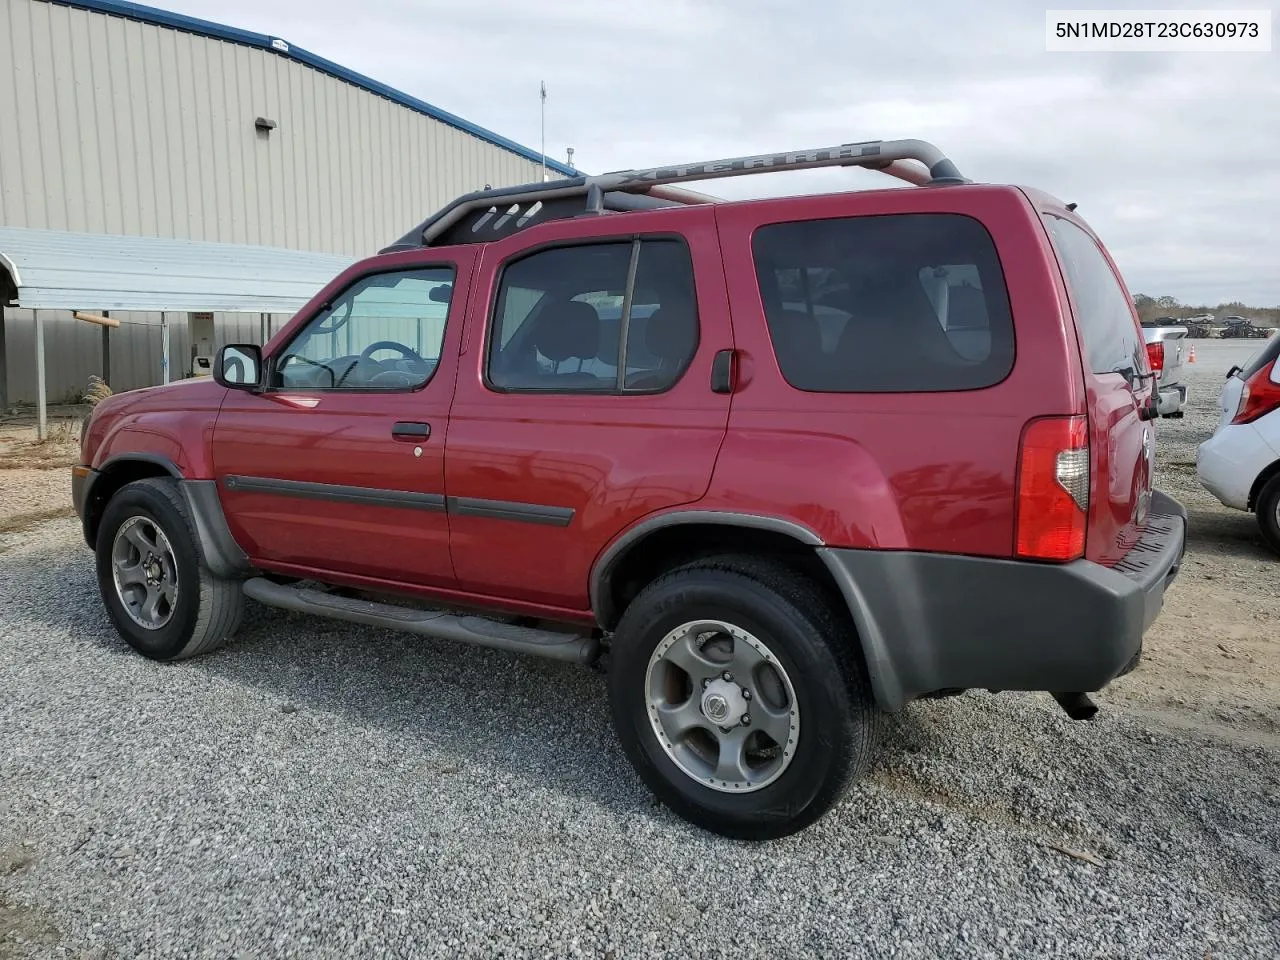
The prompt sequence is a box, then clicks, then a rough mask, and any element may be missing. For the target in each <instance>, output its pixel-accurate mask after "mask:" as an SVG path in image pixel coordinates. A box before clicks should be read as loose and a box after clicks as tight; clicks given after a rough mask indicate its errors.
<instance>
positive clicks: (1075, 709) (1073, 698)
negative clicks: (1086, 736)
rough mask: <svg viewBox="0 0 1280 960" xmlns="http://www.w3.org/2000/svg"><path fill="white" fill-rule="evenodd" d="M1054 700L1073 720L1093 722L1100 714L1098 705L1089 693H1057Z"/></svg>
mask: <svg viewBox="0 0 1280 960" xmlns="http://www.w3.org/2000/svg"><path fill="white" fill-rule="evenodd" d="M1053 699H1055V700H1057V701H1058V706H1060V707H1061V708H1062V709H1063V710H1065V711H1066V713H1067V716H1068V717H1070V718H1071V719H1072V720H1092V719H1093V718H1094V716H1095V715H1096V714H1097V712H1098V705H1097V704H1096V703H1094V702H1093V701H1092V700H1090V699H1089V695H1088V694H1087V693H1055V694H1054V695H1053Z"/></svg>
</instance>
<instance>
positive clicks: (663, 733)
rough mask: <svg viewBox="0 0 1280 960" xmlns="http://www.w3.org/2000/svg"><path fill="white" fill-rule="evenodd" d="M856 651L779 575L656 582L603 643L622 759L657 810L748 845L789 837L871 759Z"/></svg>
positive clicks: (808, 592) (815, 601) (676, 576)
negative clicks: (607, 647)
mask: <svg viewBox="0 0 1280 960" xmlns="http://www.w3.org/2000/svg"><path fill="white" fill-rule="evenodd" d="M856 642H857V641H856V637H854V636H853V634H852V629H851V628H850V627H848V626H846V625H845V624H844V623H843V621H842V620H841V619H840V618H839V617H838V616H837V614H836V612H835V611H834V610H833V609H832V607H831V605H830V604H829V602H828V600H827V598H826V597H825V596H824V595H823V593H822V592H821V591H820V590H818V589H817V588H816V587H815V586H814V585H813V584H811V583H810V582H808V581H807V580H805V579H804V578H803V577H800V576H798V575H796V574H794V573H792V572H790V571H789V570H787V569H786V568H783V567H779V566H776V565H773V564H768V563H762V562H760V561H756V560H754V559H752V558H747V557H726V558H718V559H713V560H706V561H699V562H697V563H694V564H690V565H688V566H686V567H682V568H680V569H678V570H675V571H673V572H671V573H668V574H666V575H665V576H663V577H661V578H659V579H658V580H656V581H654V582H653V583H651V584H650V585H649V586H648V587H646V588H645V589H644V590H643V591H641V593H640V595H639V596H637V597H636V599H635V600H634V601H633V602H632V603H631V604H630V605H629V606H628V607H627V610H626V612H625V614H624V615H623V618H622V621H621V623H619V625H618V629H617V631H616V633H615V635H614V639H613V646H612V651H611V657H610V677H609V688H610V702H611V706H612V711H613V719H614V725H615V727H616V729H617V731H618V734H619V738H620V739H621V741H622V744H623V748H624V749H625V750H626V752H627V755H628V757H629V758H630V759H631V762H632V763H633V764H634V766H635V768H636V770H637V771H638V772H639V774H640V776H641V777H642V778H643V779H644V781H645V783H646V784H647V785H648V786H649V788H650V789H651V790H653V792H654V793H655V794H657V796H658V797H659V799H661V800H662V801H663V802H664V803H666V804H667V806H669V807H671V808H672V809H673V810H674V811H675V812H677V813H678V814H680V815H681V816H683V817H684V818H686V819H688V820H690V821H691V822H693V823H695V824H697V825H699V826H701V827H704V828H706V829H708V830H711V831H713V832H716V833H720V834H724V835H726V836H732V837H739V838H743V839H753V840H764V839H770V838H774V837H780V836H785V835H787V834H790V833H794V832H796V831H798V830H801V829H803V828H804V827H806V826H808V825H809V824H811V823H813V822H814V821H815V820H817V819H818V818H819V817H820V816H821V815H822V814H823V813H825V812H826V811H827V810H828V809H830V808H831V806H833V805H834V804H835V803H836V802H837V801H838V800H839V799H840V797H841V796H842V795H843V794H844V792H845V790H846V789H847V787H848V785H849V783H850V782H851V781H852V780H853V779H854V778H855V777H856V776H857V775H858V774H860V773H861V772H862V770H863V769H865V767H866V765H867V763H868V762H869V760H870V758H871V754H872V750H873V735H874V727H875V709H874V706H873V704H872V698H871V696H870V691H869V689H868V685H867V682H866V678H865V676H864V672H863V670H862V666H861V661H860V659H859V658H858V657H857V656H856V654H855V650H854V647H853V644H855V643H856Z"/></svg>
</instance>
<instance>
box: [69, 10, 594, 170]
mask: <svg viewBox="0 0 1280 960" xmlns="http://www.w3.org/2000/svg"><path fill="white" fill-rule="evenodd" d="M48 2H50V3H56V4H58V5H60V6H64V7H79V8H80V9H82V10H92V11H93V12H95V13H107V14H112V15H114V16H117V17H127V18H128V19H130V20H140V21H142V22H143V23H153V24H156V25H158V26H162V27H172V28H173V29H175V30H182V31H184V32H186V33H195V34H199V35H201V36H204V37H212V38H214V39H215V40H226V41H228V42H230V43H239V44H243V45H245V46H249V47H258V48H260V49H263V50H270V51H271V52H272V53H275V54H278V55H280V56H282V57H288V58H289V59H291V60H297V61H298V62H299V63H303V64H306V65H307V66H308V67H312V68H313V69H316V70H319V71H320V72H322V73H327V74H329V75H330V76H332V77H337V78H338V79H339V80H345V81H346V82H347V83H350V84H352V85H354V86H357V87H360V88H361V89H363V90H367V91H369V92H370V93H374V94H377V95H378V96H380V97H385V98H386V99H388V100H391V101H392V102H394V103H398V104H400V105H401V106H402V107H408V108H409V109H410V110H414V111H416V112H418V113H422V114H426V115H427V116H428V117H432V118H434V119H436V120H439V121H440V122H441V123H447V124H448V125H449V126H451V127H455V128H456V129H458V130H461V131H463V132H464V133H469V134H471V135H472V136H473V137H478V138H479V139H481V140H484V141H486V142H488V143H492V144H493V145H494V146H497V147H502V148H503V149H504V150H510V151H511V152H512V153H515V154H518V155H519V156H521V157H524V158H525V159H526V160H531V161H533V162H534V163H540V162H541V161H542V159H543V158H542V154H540V153H538V151H537V150H531V149H529V148H528V147H526V146H522V145H521V144H518V143H516V142H515V141H514V140H508V139H507V138H506V137H504V136H501V135H500V134H497V133H494V132H493V131H492V130H486V129H485V128H484V127H478V126H476V125H475V124H474V123H470V122H468V121H466V120H463V119H462V118H461V117H459V116H457V115H456V114H453V113H450V112H449V111H448V110H441V109H440V108H439V107H437V106H435V105H434V104H430V103H427V102H426V101H425V100H419V99H418V98H417V97H412V96H410V95H409V94H407V93H402V92H401V91H399V90H397V89H395V88H394V87H389V86H387V85H386V84H385V83H379V82H378V81H377V80H373V79H371V78H369V77H366V76H364V75H363V74H359V73H356V72H355V71H354V70H348V69H347V68H346V67H343V66H339V65H338V64H336V63H334V62H333V61H332V60H326V59H325V58H324V57H319V56H316V55H315V54H314V53H309V52H307V51H306V50H303V49H302V48H301V47H295V46H294V45H293V44H291V43H289V41H287V40H284V39H282V38H280V37H270V36H267V35H266V34H264V33H254V32H252V31H250V30H239V29H237V28H235V27H227V26H224V25H222V24H220V23H213V22H212V21H210V20H201V19H199V18H197V17H188V16H184V15H183V14H180V13H170V12H169V11H168V10H158V9H156V8H155V7H146V6H143V5H142V4H140V3H129V2H128V0H48ZM277 44H280V45H283V49H282V48H281V46H278V45H277ZM546 162H547V169H548V170H554V171H555V172H556V173H559V174H563V175H565V176H569V177H573V176H578V175H579V174H580V172H581V171H578V170H575V169H573V168H572V167H570V166H568V165H566V164H563V163H561V162H559V161H558V160H552V159H551V158H550V157H547V158H546Z"/></svg>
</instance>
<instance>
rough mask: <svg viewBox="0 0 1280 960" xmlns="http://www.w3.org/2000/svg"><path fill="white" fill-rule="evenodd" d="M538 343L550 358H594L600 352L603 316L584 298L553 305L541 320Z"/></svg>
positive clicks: (559, 360)
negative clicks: (584, 300) (584, 301)
mask: <svg viewBox="0 0 1280 960" xmlns="http://www.w3.org/2000/svg"><path fill="white" fill-rule="evenodd" d="M536 334H537V335H536V336H535V337H534V346H535V347H537V348H538V352H539V353H541V354H542V355H543V356H544V357H546V358H547V359H548V360H551V361H553V362H555V363H560V362H561V361H562V360H569V359H575V360H590V359H591V358H592V357H594V356H595V355H596V354H597V353H599V351H600V315H599V314H597V313H596V308H595V307H593V306H591V304H589V303H583V302H582V301H581V300H566V301H564V302H563V303H558V304H551V305H549V306H548V307H547V309H546V311H545V312H544V313H543V314H542V316H541V317H540V318H539V320H538V329H537V331H536Z"/></svg>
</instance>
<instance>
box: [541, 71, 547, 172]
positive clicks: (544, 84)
mask: <svg viewBox="0 0 1280 960" xmlns="http://www.w3.org/2000/svg"><path fill="white" fill-rule="evenodd" d="M542 182H543V183H546V182H547V81H545V80H543V81H542Z"/></svg>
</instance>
